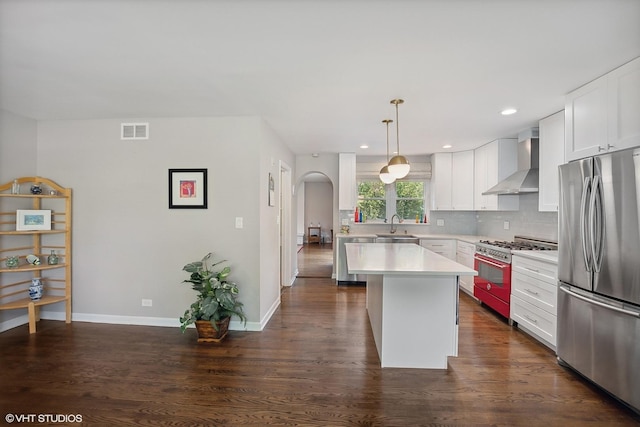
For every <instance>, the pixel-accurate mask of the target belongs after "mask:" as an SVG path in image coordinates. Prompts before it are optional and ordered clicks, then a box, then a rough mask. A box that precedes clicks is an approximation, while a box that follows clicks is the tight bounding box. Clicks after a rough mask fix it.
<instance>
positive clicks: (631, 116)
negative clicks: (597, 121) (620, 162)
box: [607, 58, 640, 150]
mask: <svg viewBox="0 0 640 427" xmlns="http://www.w3.org/2000/svg"><path fill="white" fill-rule="evenodd" d="M607 80H608V84H609V87H608V91H609V143H610V144H611V145H613V147H614V148H615V149H616V150H622V149H624V148H631V147H637V146H640V58H636V59H635V60H633V61H631V62H629V63H628V64H626V65H623V66H622V67H620V68H618V69H616V70H614V71H612V72H611V73H609V75H608V76H607Z"/></svg>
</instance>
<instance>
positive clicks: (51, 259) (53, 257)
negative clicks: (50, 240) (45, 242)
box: [47, 250, 59, 265]
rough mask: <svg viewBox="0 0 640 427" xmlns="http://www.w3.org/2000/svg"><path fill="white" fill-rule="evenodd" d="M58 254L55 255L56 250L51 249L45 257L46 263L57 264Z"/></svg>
mask: <svg viewBox="0 0 640 427" xmlns="http://www.w3.org/2000/svg"><path fill="white" fill-rule="evenodd" d="M58 261H59V259H58V255H56V251H54V250H51V255H49V256H48V257H47V264H49V265H57V264H58Z"/></svg>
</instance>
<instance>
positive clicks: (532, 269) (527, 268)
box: [524, 267, 540, 273]
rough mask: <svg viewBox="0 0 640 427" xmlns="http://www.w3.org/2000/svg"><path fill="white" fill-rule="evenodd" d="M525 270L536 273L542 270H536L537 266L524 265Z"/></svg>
mask: <svg viewBox="0 0 640 427" xmlns="http://www.w3.org/2000/svg"><path fill="white" fill-rule="evenodd" d="M524 269H525V270H529V271H533V272H534V273H540V270H536V269H535V268H530V267H524Z"/></svg>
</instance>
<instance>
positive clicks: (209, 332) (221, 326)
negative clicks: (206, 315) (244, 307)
mask: <svg viewBox="0 0 640 427" xmlns="http://www.w3.org/2000/svg"><path fill="white" fill-rule="evenodd" d="M230 321H231V318H230V317H227V318H226V319H223V320H221V321H220V322H216V324H217V325H218V330H217V331H216V330H215V328H214V327H213V326H211V322H210V321H208V320H196V329H197V331H198V342H216V343H217V342H220V341H222V340H223V339H224V337H226V336H227V333H228V332H229V322H230Z"/></svg>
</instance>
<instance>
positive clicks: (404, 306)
mask: <svg viewBox="0 0 640 427" xmlns="http://www.w3.org/2000/svg"><path fill="white" fill-rule="evenodd" d="M345 246H346V254H347V266H348V270H349V274H366V275H367V297H366V305H367V312H368V314H369V321H370V323H371V329H372V331H373V337H374V340H375V343H376V348H377V350H378V355H379V357H380V363H381V366H382V367H383V368H387V367H395V368H428V369H446V368H447V357H449V356H457V355H458V277H459V276H461V275H477V272H476V271H475V270H473V269H471V268H468V267H465V266H464V265H462V264H458V263H457V262H455V261H452V260H450V259H448V258H445V257H443V256H441V255H438V254H436V253H434V252H432V251H430V250H428V249H425V248H423V247H421V246H418V245H415V244H402V243H400V244H398V243H388V244H387V243H347V244H346V245H345Z"/></svg>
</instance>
